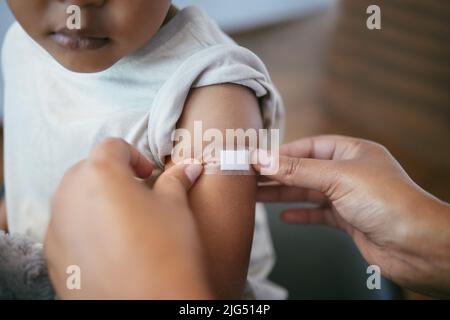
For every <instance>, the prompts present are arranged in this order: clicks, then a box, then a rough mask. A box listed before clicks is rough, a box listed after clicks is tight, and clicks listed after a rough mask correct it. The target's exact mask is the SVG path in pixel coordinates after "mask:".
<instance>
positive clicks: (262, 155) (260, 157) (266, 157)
mask: <svg viewBox="0 0 450 320" xmlns="http://www.w3.org/2000/svg"><path fill="white" fill-rule="evenodd" d="M252 163H253V164H256V165H257V167H258V168H261V167H270V166H271V164H272V156H271V155H270V154H269V152H268V151H267V150H263V149H259V150H255V151H253V153H252Z"/></svg>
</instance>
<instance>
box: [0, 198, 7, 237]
mask: <svg viewBox="0 0 450 320" xmlns="http://www.w3.org/2000/svg"><path fill="white" fill-rule="evenodd" d="M7 229H8V225H7V222H6V201H5V200H4V199H3V200H2V201H1V204H0V230H3V231H7Z"/></svg>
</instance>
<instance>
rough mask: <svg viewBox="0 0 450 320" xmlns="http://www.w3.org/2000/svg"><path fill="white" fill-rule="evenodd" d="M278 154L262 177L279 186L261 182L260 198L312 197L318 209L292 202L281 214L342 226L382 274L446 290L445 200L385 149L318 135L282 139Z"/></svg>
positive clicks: (449, 278)
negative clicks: (272, 170) (426, 188)
mask: <svg viewBox="0 0 450 320" xmlns="http://www.w3.org/2000/svg"><path fill="white" fill-rule="evenodd" d="M280 154H281V155H282V156H281V157H280V165H279V169H278V170H277V171H276V172H277V173H276V174H275V175H272V176H268V177H265V179H264V180H265V181H267V179H269V180H271V181H275V182H278V183H280V185H276V186H261V187H260V188H259V190H258V200H259V201H263V202H289V201H293V202H299V201H310V202H314V203H316V204H317V205H318V208H315V209H296V208H293V209H289V210H287V211H285V212H283V214H282V219H283V220H284V221H286V222H288V223H292V224H301V225H304V224H324V225H328V226H331V227H335V228H338V229H341V230H343V231H344V232H346V233H347V234H348V235H349V236H350V237H351V238H352V239H353V241H354V242H355V244H356V246H357V247H358V249H359V250H360V252H361V254H362V255H363V256H364V258H365V259H366V260H367V261H368V262H369V263H370V264H375V265H378V266H379V267H380V268H381V272H382V274H383V275H384V276H386V277H387V278H389V279H391V280H393V281H394V282H396V283H398V284H400V285H401V286H403V287H407V288H410V289H412V290H415V291H418V292H421V293H425V294H428V295H432V296H436V297H449V296H450V231H449V230H450V205H449V204H448V203H445V202H442V201H440V200H439V199H436V198H435V197H433V196H432V195H430V194H429V193H427V192H426V191H424V190H423V189H422V188H420V187H419V186H418V185H417V184H415V183H414V182H413V181H412V180H411V178H410V177H409V176H408V175H407V174H406V172H405V171H404V170H403V168H402V167H401V166H400V164H399V163H398V162H397V161H396V160H395V159H394V157H392V155H391V154H390V153H389V152H388V151H387V150H386V148H384V147H383V146H381V145H379V144H377V143H374V142H370V141H365V140H361V139H355V138H347V137H341V136H322V137H314V138H308V139H302V140H299V141H295V142H293V143H290V144H287V145H285V146H283V147H282V148H281V149H280ZM273 163H275V162H273ZM260 167H261V166H260V165H256V166H255V168H256V169H257V170H260Z"/></svg>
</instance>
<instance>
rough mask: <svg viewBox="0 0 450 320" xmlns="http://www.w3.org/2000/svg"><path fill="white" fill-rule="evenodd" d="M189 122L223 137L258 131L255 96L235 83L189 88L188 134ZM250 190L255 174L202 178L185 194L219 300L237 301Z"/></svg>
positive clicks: (251, 208) (249, 224) (249, 231)
mask: <svg viewBox="0 0 450 320" xmlns="http://www.w3.org/2000/svg"><path fill="white" fill-rule="evenodd" d="M194 121H202V124H203V130H207V129H209V128H216V129H219V130H220V131H221V132H222V133H223V135H224V137H225V130H226V129H237V128H242V129H244V130H247V129H249V128H254V129H260V128H261V127H262V120H261V115H260V110H259V105H258V101H257V99H256V97H255V96H254V94H253V92H252V91H250V90H248V89H247V88H245V87H242V86H237V85H219V86H212V87H205V88H200V89H196V90H193V91H192V92H191V94H190V96H189V98H188V100H187V102H186V105H185V109H184V112H183V115H182V118H181V119H180V121H179V123H178V128H184V129H188V130H189V131H190V132H191V134H192V135H193V130H194V129H193V128H194ZM204 145H205V144H204ZM255 191H256V178H255V176H242V175H241V176H239V175H237V176H225V175H204V176H203V177H202V178H200V180H199V181H198V182H197V184H196V185H195V186H194V188H193V189H192V190H191V192H190V203H191V206H192V209H193V211H194V213H195V215H196V218H197V221H198V225H199V229H200V233H201V235H202V238H203V242H204V246H205V248H206V253H207V259H208V265H209V270H210V278H211V281H212V284H213V287H214V289H215V294H216V296H217V297H218V298H240V297H241V294H242V291H243V288H244V285H245V280H246V276H247V269H248V264H249V259H250V249H251V243H252V237H253V228H254V214H255Z"/></svg>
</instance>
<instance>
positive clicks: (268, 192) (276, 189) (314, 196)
mask: <svg viewBox="0 0 450 320" xmlns="http://www.w3.org/2000/svg"><path fill="white" fill-rule="evenodd" d="M256 200H257V201H259V202H313V203H315V204H318V205H325V204H328V198H327V197H325V195H324V194H323V193H321V192H318V191H316V190H311V189H304V188H296V187H288V186H283V185H279V186H261V187H258V191H257V194H256Z"/></svg>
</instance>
